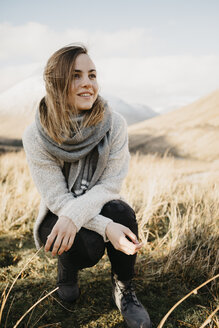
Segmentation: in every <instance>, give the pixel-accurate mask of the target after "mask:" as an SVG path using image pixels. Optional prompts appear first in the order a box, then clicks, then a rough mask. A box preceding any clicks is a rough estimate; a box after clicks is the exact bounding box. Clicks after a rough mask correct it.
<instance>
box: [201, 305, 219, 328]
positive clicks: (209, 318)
mask: <svg viewBox="0 0 219 328" xmlns="http://www.w3.org/2000/svg"><path fill="white" fill-rule="evenodd" d="M218 310H219V305H218V306H217V307H216V309H215V310H214V311H213V312H212V313H211V314H210V315H209V316H208V317H207V319H206V320H205V322H203V324H202V325H201V327H200V328H204V327H205V326H207V324H209V323H210V322H211V319H212V317H213V316H214V315H215V313H217V311H218Z"/></svg>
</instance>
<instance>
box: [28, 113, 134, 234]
mask: <svg viewBox="0 0 219 328" xmlns="http://www.w3.org/2000/svg"><path fill="white" fill-rule="evenodd" d="M36 136H37V133H36V127H35V125H32V126H31V127H29V128H28V129H27V130H26V131H25V133H24V136H23V145H24V149H25V152H26V155H27V161H28V164H29V168H30V172H31V175H32V177H33V180H34V182H35V185H36V187H37V189H38V191H39V193H40V195H41V197H42V198H43V200H44V202H45V203H46V205H47V207H48V208H49V209H50V210H51V212H53V213H54V214H56V215H57V216H66V217H69V218H70V219H71V220H72V221H73V223H74V224H75V225H76V227H77V231H79V230H80V228H81V227H82V226H83V225H84V224H86V222H88V221H89V220H91V218H95V217H96V216H97V215H98V214H99V213H100V212H101V209H102V207H103V205H104V204H105V203H107V202H109V201H110V200H113V199H117V198H118V197H119V191H120V187H121V183H122V181H123V179H124V177H125V175H126V173H127V170H128V162H129V152H128V138H127V127H126V123H125V121H124V119H123V118H122V117H121V116H120V115H119V114H117V113H114V119H113V127H112V133H111V136H112V140H111V141H112V143H111V144H112V147H111V151H110V156H109V161H108V165H107V167H106V169H105V170H104V172H103V174H102V176H101V178H100V180H99V181H98V183H97V184H96V185H95V186H94V187H93V188H92V189H91V190H89V191H87V192H86V193H85V194H84V195H82V196H80V197H78V198H74V196H73V194H72V193H71V192H69V190H68V188H67V185H66V181H65V177H64V175H63V173H62V163H61V162H60V161H59V160H58V159H56V158H55V157H53V156H51V155H50V154H49V153H48V152H47V151H46V150H45V149H44V148H43V146H42V145H41V144H40V141H39V140H38V138H37V137H36Z"/></svg>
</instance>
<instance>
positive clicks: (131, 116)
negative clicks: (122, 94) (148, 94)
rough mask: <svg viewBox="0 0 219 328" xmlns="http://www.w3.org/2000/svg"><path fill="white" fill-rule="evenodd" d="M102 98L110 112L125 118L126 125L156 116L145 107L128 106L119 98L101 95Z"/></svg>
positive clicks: (139, 105)
mask: <svg viewBox="0 0 219 328" xmlns="http://www.w3.org/2000/svg"><path fill="white" fill-rule="evenodd" d="M103 97H104V99H106V100H107V102H108V104H109V106H110V107H111V108H112V110H115V111H117V112H119V113H120V114H121V115H123V116H124V117H125V119H126V121H127V123H128V125H131V124H135V123H137V122H141V121H144V120H147V119H149V118H152V117H154V116H157V115H158V113H156V112H155V111H153V110H152V109H151V108H150V107H148V106H145V105H141V104H128V103H126V102H125V101H123V100H122V99H120V98H117V97H115V96H112V95H107V94H105V95H103Z"/></svg>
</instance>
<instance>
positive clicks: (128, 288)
mask: <svg viewBox="0 0 219 328" xmlns="http://www.w3.org/2000/svg"><path fill="white" fill-rule="evenodd" d="M119 289H120V292H121V294H122V296H123V297H122V303H123V306H124V310H125V309H126V308H127V306H128V304H129V303H133V304H135V305H137V306H140V304H139V301H138V299H137V297H136V294H135V290H134V286H133V282H132V281H130V282H128V283H127V284H125V285H124V286H119Z"/></svg>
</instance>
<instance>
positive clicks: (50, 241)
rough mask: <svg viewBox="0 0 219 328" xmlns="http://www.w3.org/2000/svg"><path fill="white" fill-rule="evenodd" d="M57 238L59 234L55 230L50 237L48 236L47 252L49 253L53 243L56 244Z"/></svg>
mask: <svg viewBox="0 0 219 328" xmlns="http://www.w3.org/2000/svg"><path fill="white" fill-rule="evenodd" d="M56 236H57V233H56V232H54V231H53V230H52V231H51V233H50V235H48V236H47V242H46V245H45V251H46V252H48V251H49V250H50V247H51V246H52V243H53V242H54V240H55V238H56Z"/></svg>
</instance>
